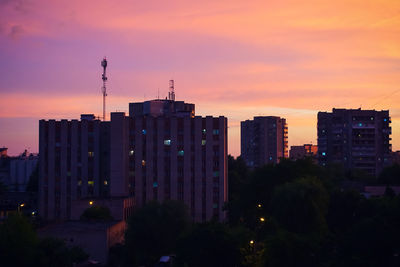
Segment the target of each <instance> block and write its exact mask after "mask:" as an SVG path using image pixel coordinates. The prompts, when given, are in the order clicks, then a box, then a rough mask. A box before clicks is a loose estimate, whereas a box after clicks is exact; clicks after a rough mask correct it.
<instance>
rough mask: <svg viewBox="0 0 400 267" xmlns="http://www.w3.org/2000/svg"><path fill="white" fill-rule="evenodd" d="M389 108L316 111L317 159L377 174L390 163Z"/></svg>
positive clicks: (325, 162)
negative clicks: (381, 109) (380, 109)
mask: <svg viewBox="0 0 400 267" xmlns="http://www.w3.org/2000/svg"><path fill="white" fill-rule="evenodd" d="M390 122H391V121H390V117H389V111H388V110H383V111H375V110H361V109H333V110H332V112H318V161H319V163H320V164H321V165H323V166H324V165H326V164H328V163H340V164H342V165H343V166H344V167H345V168H346V169H361V170H364V171H365V172H367V173H368V174H369V175H373V176H377V175H379V173H380V172H381V171H382V169H383V168H384V167H386V166H388V165H390V164H391V160H390V154H391V150H392V147H391V144H390V140H391V138H390V134H391V127H390Z"/></svg>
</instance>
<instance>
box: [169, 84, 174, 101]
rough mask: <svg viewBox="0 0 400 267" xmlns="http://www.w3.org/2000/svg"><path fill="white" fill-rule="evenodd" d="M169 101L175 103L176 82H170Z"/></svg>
mask: <svg viewBox="0 0 400 267" xmlns="http://www.w3.org/2000/svg"><path fill="white" fill-rule="evenodd" d="M168 99H169V100H172V101H175V87H174V80H169V92H168Z"/></svg>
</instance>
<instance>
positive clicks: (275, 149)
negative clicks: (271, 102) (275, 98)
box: [240, 116, 288, 167]
mask: <svg viewBox="0 0 400 267" xmlns="http://www.w3.org/2000/svg"><path fill="white" fill-rule="evenodd" d="M240 125H241V157H242V158H243V159H244V160H245V162H246V164H247V166H249V167H259V166H262V165H264V164H269V163H278V162H279V160H280V159H281V158H287V157H288V127H287V124H286V119H284V118H280V117H273V116H267V117H254V119H253V120H246V121H242V122H241V124H240Z"/></svg>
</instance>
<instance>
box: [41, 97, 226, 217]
mask: <svg viewBox="0 0 400 267" xmlns="http://www.w3.org/2000/svg"><path fill="white" fill-rule="evenodd" d="M129 114H130V115H129V116H126V114H125V113H123V112H114V113H111V120H110V121H107V122H102V121H99V120H96V119H95V118H94V116H93V115H86V116H82V117H81V120H80V121H77V120H72V121H67V120H61V121H54V120H49V121H44V120H42V121H40V126H39V128H40V130H39V136H40V137H39V138H40V142H39V147H40V163H41V164H40V173H41V175H40V199H39V202H40V213H41V215H42V216H43V217H44V218H47V219H61V220H63V219H76V218H79V216H80V214H81V213H82V212H83V210H84V208H87V207H88V206H89V205H90V204H88V203H90V202H93V201H94V202H96V201H97V202H99V203H101V204H102V205H106V206H108V207H110V210H111V211H112V212H114V214H116V215H114V217H115V216H118V214H120V213H121V212H122V213H123V214H124V216H123V218H126V217H127V216H128V215H129V214H130V213H131V212H132V208H133V205H136V206H137V207H140V206H142V205H144V204H145V203H146V202H148V201H151V200H159V201H163V200H168V199H175V200H181V201H183V202H184V203H185V204H186V205H187V207H188V208H189V212H190V214H191V216H192V218H193V219H194V220H195V221H207V220H210V219H211V218H217V219H219V220H223V219H224V218H225V212H224V211H223V210H222V208H223V204H224V202H225V201H227V119H226V118H225V117H222V116H221V117H211V116H207V117H200V116H195V111H194V105H193V104H187V103H184V102H183V101H174V100H160V99H157V100H152V101H146V102H142V103H130V104H129ZM119 217H121V216H119Z"/></svg>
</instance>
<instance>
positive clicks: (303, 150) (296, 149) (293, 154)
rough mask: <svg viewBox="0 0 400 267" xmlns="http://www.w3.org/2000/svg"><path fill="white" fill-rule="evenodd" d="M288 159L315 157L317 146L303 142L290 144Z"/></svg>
mask: <svg viewBox="0 0 400 267" xmlns="http://www.w3.org/2000/svg"><path fill="white" fill-rule="evenodd" d="M289 155H290V159H293V160H297V159H304V158H313V159H314V158H315V159H316V158H317V155H318V146H316V145H312V144H304V145H302V146H291V147H290V152H289Z"/></svg>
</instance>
